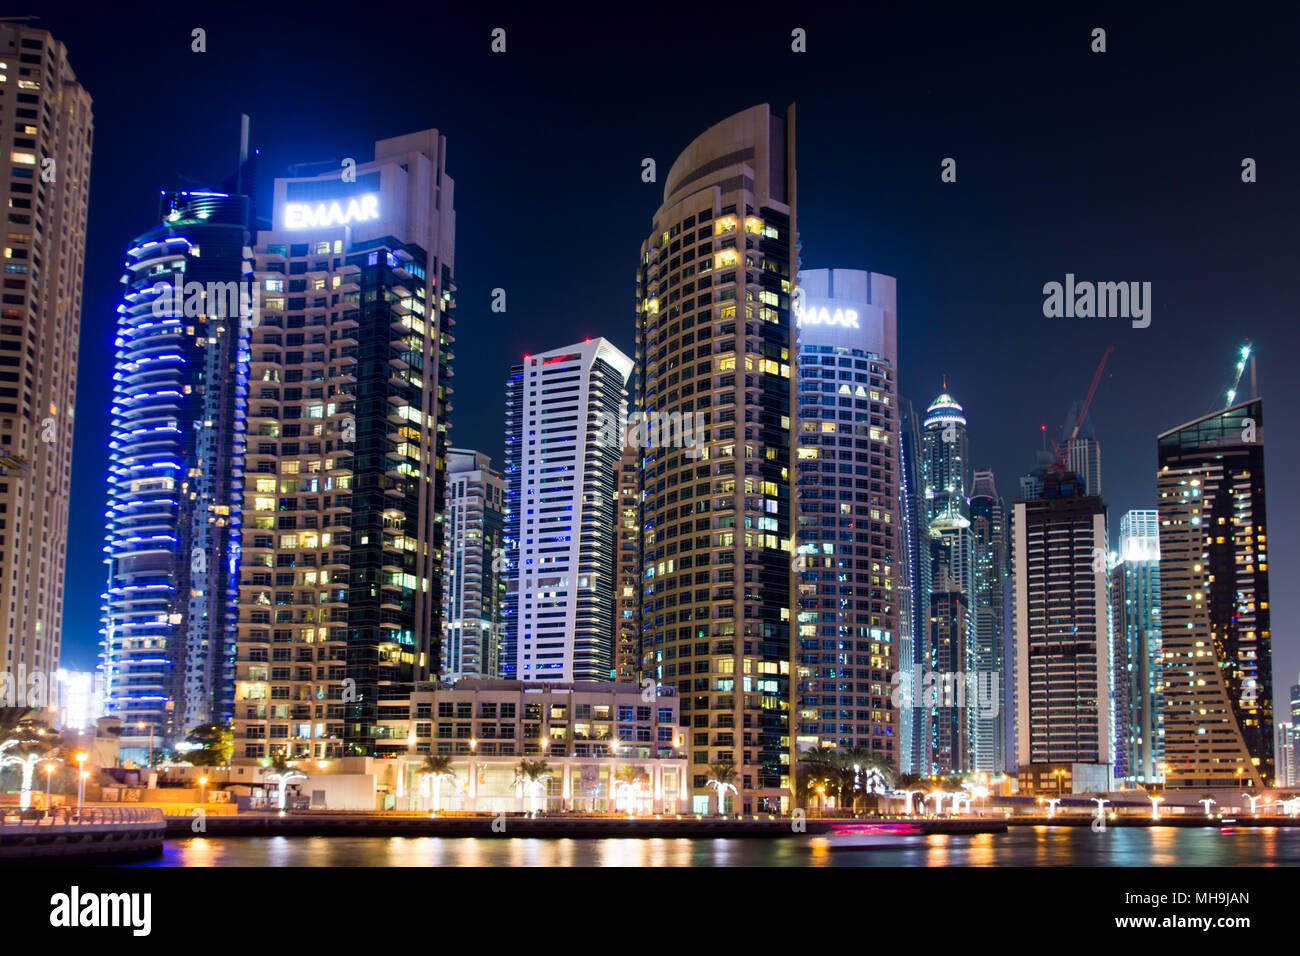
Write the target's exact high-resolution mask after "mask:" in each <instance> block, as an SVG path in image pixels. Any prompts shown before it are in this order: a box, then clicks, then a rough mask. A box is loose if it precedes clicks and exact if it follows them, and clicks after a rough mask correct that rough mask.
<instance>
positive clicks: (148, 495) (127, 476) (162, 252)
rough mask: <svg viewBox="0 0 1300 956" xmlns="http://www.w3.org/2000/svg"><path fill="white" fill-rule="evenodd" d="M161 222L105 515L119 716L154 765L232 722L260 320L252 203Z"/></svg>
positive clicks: (129, 751) (133, 268)
mask: <svg viewBox="0 0 1300 956" xmlns="http://www.w3.org/2000/svg"><path fill="white" fill-rule="evenodd" d="M160 219H161V224H160V225H158V226H157V227H155V228H153V229H151V230H149V231H148V232H146V233H144V234H143V235H141V236H140V237H138V238H137V239H136V240H135V242H134V243H132V245H131V248H130V249H128V250H127V260H126V273H125V275H124V276H123V277H122V283H123V285H124V286H125V287H126V291H125V293H124V295H123V301H122V304H121V305H120V306H119V307H118V327H117V339H116V342H115V345H116V347H117V353H116V359H115V366H114V373H113V382H114V385H113V407H112V436H111V439H110V441H109V453H110V464H109V474H108V511H107V512H106V514H105V518H106V520H107V542H106V544H105V546H104V553H105V554H106V555H107V558H106V563H107V564H108V589H107V591H105V593H104V595H103V598H104V605H103V608H104V611H103V621H104V628H103V630H102V632H101V633H102V634H103V645H102V646H103V653H102V658H103V660H104V669H105V675H106V679H107V689H106V692H105V696H106V700H105V709H106V712H107V713H108V714H109V715H110V716H115V717H121V718H122V720H123V731H124V732H123V738H124V739H123V755H124V757H128V758H134V759H141V760H142V759H143V758H144V757H145V754H146V748H147V746H148V745H147V744H146V743H145V741H146V739H147V738H148V737H149V736H150V735H152V736H153V738H154V745H155V747H159V746H164V745H166V744H167V743H169V742H173V741H175V740H177V739H179V738H180V737H182V736H183V735H184V734H185V732H186V731H188V730H190V729H192V728H193V727H195V726H197V725H199V724H203V723H209V722H220V723H224V722H225V721H227V720H228V719H229V718H230V716H231V707H232V701H231V695H232V692H233V689H234V685H233V681H234V658H235V606H236V601H237V599H238V566H239V553H240V552H239V539H240V512H241V506H240V502H241V499H242V493H243V463H244V417H245V414H246V411H247V396H248V387H247V381H248V328H249V324H250V323H249V321H246V320H245V319H244V318H242V316H244V315H247V316H248V317H249V318H250V319H251V317H252V313H251V306H252V298H251V295H249V285H248V284H247V283H246V282H245V276H246V275H247V274H248V273H249V272H250V271H251V262H250V261H249V259H248V258H247V257H246V253H247V252H248V243H249V229H248V200H247V198H246V197H244V196H231V195H226V194H223V193H215V192H176V193H165V194H164V195H163V198H162V209H161V215H160ZM241 310H242V311H241Z"/></svg>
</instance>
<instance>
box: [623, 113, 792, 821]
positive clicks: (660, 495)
mask: <svg viewBox="0 0 1300 956" xmlns="http://www.w3.org/2000/svg"><path fill="white" fill-rule="evenodd" d="M794 143H795V123H794V109H793V107H791V109H790V111H789V112H788V113H787V115H786V117H785V118H784V119H782V118H781V117H778V116H774V115H772V113H771V112H770V110H769V109H768V107H767V106H766V105H762V106H755V107H753V108H751V109H748V110H745V111H744V112H743V113H738V114H736V115H735V116H731V117H729V118H727V119H725V120H723V121H722V122H721V123H718V124H717V125H715V126H713V127H710V128H709V129H708V130H706V131H705V132H704V133H703V134H701V135H700V136H699V137H697V138H696V139H695V141H694V142H692V143H691V144H690V146H688V147H687V148H686V150H685V151H684V152H683V153H682V154H681V155H680V156H679V157H678V158H677V160H676V162H674V163H673V165H672V168H671V169H670V170H669V171H668V175H667V176H666V177H665V179H664V201H663V205H661V206H660V207H659V209H658V210H657V211H656V213H655V215H654V221H653V224H652V226H651V231H650V233H649V235H648V236H647V238H646V240H645V242H644V243H643V244H642V247H641V256H640V265H639V269H638V282H637V298H638V313H639V314H638V317H637V325H638V327H637V366H638V376H637V382H638V394H637V399H636V402H635V406H636V407H637V408H638V409H642V410H645V411H652V412H664V413H672V412H678V413H681V414H685V415H693V414H694V413H695V412H701V413H702V414H703V415H704V416H705V427H706V432H707V437H706V438H705V439H704V440H703V442H701V443H699V444H697V445H696V446H695V447H693V448H690V449H681V448H672V447H660V448H651V449H647V450H646V455H645V457H644V459H643V467H642V492H643V497H642V528H643V539H642V563H643V565H644V571H643V574H642V588H643V590H642V601H641V622H642V631H641V648H642V661H643V671H644V672H645V674H646V675H647V676H652V677H654V678H655V679H656V680H662V681H664V682H666V683H672V682H674V681H675V682H676V686H677V690H678V693H679V695H680V697H681V703H682V720H683V722H684V723H685V722H688V721H689V723H690V726H691V728H692V733H691V736H690V738H689V740H688V744H689V745H690V750H689V754H690V761H691V779H690V787H691V794H692V800H693V804H694V807H695V808H696V809H700V810H702V809H704V808H705V807H706V806H707V805H708V803H709V801H710V800H711V799H712V795H713V791H712V790H710V789H708V787H707V786H706V784H707V781H708V779H709V765H710V764H716V763H731V764H734V765H735V767H736V770H737V781H736V783H737V787H738V789H739V791H740V792H739V795H738V797H737V801H736V809H737V810H739V811H740V812H747V813H748V812H758V811H760V810H766V809H777V808H783V809H787V810H788V809H789V808H790V797H791V789H790V788H791V782H792V781H791V774H790V769H791V768H790V759H791V750H792V747H791V736H790V699H791V698H790V661H791V646H790V641H791V628H792V626H793V622H792V620H791V607H792V606H793V604H794V597H793V588H792V580H793V574H792V573H791V560H792V555H791V540H792V538H793V535H794V529H793V526H792V521H793V518H794V515H793V502H794V499H793V472H792V466H793V462H792V461H791V450H792V448H793V447H794V424H795V422H794V407H793V401H792V399H793V393H792V391H791V389H792V385H793V377H792V376H793V370H794V349H795V339H794V335H795V327H794V322H793V318H792V315H791V296H792V293H793V286H794V281H795V273H796V272H797V270H798V255H799V245H798V227H797V219H796V213H795V153H794ZM688 452H689V453H688Z"/></svg>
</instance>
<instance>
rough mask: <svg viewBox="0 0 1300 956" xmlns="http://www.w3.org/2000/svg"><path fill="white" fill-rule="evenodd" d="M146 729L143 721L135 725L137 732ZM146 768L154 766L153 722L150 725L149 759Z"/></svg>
mask: <svg viewBox="0 0 1300 956" xmlns="http://www.w3.org/2000/svg"><path fill="white" fill-rule="evenodd" d="M144 727H145V722H144V721H143V720H142V721H139V722H138V723H137V724H136V725H135V729H136V730H144ZM145 766H146V767H152V766H153V723H152V722H150V723H149V759H148V761H147V762H146V763H145Z"/></svg>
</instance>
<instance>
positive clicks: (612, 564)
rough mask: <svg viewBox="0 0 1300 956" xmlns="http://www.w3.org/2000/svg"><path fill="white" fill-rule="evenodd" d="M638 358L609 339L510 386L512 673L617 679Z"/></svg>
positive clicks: (532, 365) (536, 359)
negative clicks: (627, 461) (625, 499)
mask: <svg viewBox="0 0 1300 956" xmlns="http://www.w3.org/2000/svg"><path fill="white" fill-rule="evenodd" d="M631 374H632V359H631V358H630V357H628V356H627V355H624V354H623V353H622V352H620V351H619V350H618V349H617V348H615V347H614V346H613V345H611V344H610V343H609V342H607V341H606V340H605V339H591V340H588V341H586V342H579V343H577V344H575V345H567V346H565V347H563V348H558V349H551V350H550V351H547V352H542V353H541V354H538V355H527V356H525V357H524V363H523V364H522V365H519V366H516V367H515V368H514V369H513V370H512V371H511V374H510V378H509V380H508V382H507V386H506V474H505V479H506V482H507V486H508V487H507V491H506V617H505V621H506V623H505V629H504V630H505V634H504V641H503V649H502V657H503V665H502V671H503V675H502V676H505V677H509V678H513V679H516V680H524V681H538V680H547V681H550V680H554V681H575V680H576V681H586V680H609V679H610V677H611V672H612V671H613V670H614V669H615V659H614V595H615V587H616V580H617V568H616V565H617V562H616V559H615V550H616V543H617V536H616V530H615V528H616V523H617V513H616V507H615V499H616V490H617V482H616V479H615V473H616V466H617V465H618V463H619V462H620V460H621V459H622V454H623V448H622V445H621V443H620V442H610V441H608V440H606V439H607V434H606V431H605V429H604V428H603V423H606V422H617V421H620V420H621V418H622V417H623V416H624V414H625V412H624V409H625V406H626V400H627V391H626V389H627V382H628V377H629V376H630V375H631Z"/></svg>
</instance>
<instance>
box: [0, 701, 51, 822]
mask: <svg viewBox="0 0 1300 956" xmlns="http://www.w3.org/2000/svg"><path fill="white" fill-rule="evenodd" d="M3 710H4V711H6V713H5V714H4V715H3V717H0V727H2V728H3V729H2V730H0V733H3V739H0V767H9V766H14V767H18V768H19V769H20V770H21V771H22V783H21V784H20V791H19V792H20V794H21V796H20V797H19V803H18V805H19V806H20V807H22V808H23V809H24V810H26V809H27V808H28V807H30V806H31V805H32V777H33V776H35V773H36V765H37V764H38V763H40V762H41V760H43V759H45V758H46V757H48V756H49V755H50V754H52V753H53V752H54V751H55V750H57V749H58V747H59V744H60V740H59V735H58V734H56V733H55V732H54V731H53V730H51V729H50V728H49V727H47V726H46V725H45V724H44V723H43V722H41V721H39V720H34V719H32V718H30V717H28V716H27V715H28V714H29V713H30V712H31V710H30V708H27V707H5V708H3Z"/></svg>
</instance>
